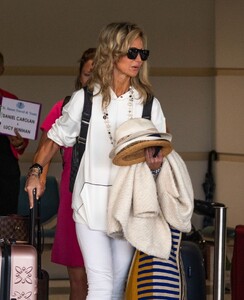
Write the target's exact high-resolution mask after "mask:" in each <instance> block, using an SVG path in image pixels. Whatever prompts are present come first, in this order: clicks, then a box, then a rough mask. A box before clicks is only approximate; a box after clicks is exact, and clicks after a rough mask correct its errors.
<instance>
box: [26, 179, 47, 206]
mask: <svg viewBox="0 0 244 300" xmlns="http://www.w3.org/2000/svg"><path fill="white" fill-rule="evenodd" d="M34 189H36V198H37V199H39V198H40V197H41V195H42V194H43V193H44V191H45V183H44V182H43V181H42V180H41V179H40V177H39V176H36V175H29V176H27V179H26V183H25V191H26V192H27V193H28V197H29V205H30V208H33V206H34V199H33V190H34Z"/></svg>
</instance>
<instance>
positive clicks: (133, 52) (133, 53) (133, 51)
mask: <svg viewBox="0 0 244 300" xmlns="http://www.w3.org/2000/svg"><path fill="white" fill-rule="evenodd" d="M138 54H140V57H141V60H143V61H145V60H147V59H148V56H149V50H145V49H144V50H143V49H138V48H129V50H128V52H127V57H128V58H129V59H136V58H137V55H138Z"/></svg>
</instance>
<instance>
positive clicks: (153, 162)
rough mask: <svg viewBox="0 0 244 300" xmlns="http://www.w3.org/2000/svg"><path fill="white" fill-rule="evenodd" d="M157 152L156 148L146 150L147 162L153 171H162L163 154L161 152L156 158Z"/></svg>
mask: <svg viewBox="0 0 244 300" xmlns="http://www.w3.org/2000/svg"><path fill="white" fill-rule="evenodd" d="M155 151H156V148H155V147H150V148H146V149H145V157H146V162H147V165H148V167H149V169H150V170H151V171H153V170H157V169H160V168H161V166H162V163H163V158H164V157H163V154H162V151H161V150H160V151H159V152H158V154H157V156H155V157H154V153H155Z"/></svg>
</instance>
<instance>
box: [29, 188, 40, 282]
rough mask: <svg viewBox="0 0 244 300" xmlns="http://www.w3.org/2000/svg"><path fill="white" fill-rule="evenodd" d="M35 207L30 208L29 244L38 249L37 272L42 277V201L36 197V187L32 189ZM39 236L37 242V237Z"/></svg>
mask: <svg viewBox="0 0 244 300" xmlns="http://www.w3.org/2000/svg"><path fill="white" fill-rule="evenodd" d="M32 195H33V207H32V208H30V226H29V244H30V245H32V246H34V247H35V248H36V250H37V272H38V278H41V253H42V246H41V219H40V215H41V213H40V201H41V199H39V200H37V198H36V188H34V189H33V191H32ZM35 238H37V242H36V239H35Z"/></svg>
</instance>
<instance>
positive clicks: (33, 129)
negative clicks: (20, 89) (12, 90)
mask: <svg viewBox="0 0 244 300" xmlns="http://www.w3.org/2000/svg"><path fill="white" fill-rule="evenodd" d="M40 113H41V104H40V103H34V102H29V101H24V100H19V99H9V98H6V97H2V98H1V97H0V133H3V134H7V135H15V133H14V129H15V128H17V129H18V131H19V134H20V135H21V136H22V137H23V138H27V139H31V140H35V139H36V138H37V130H38V124H39V119H40Z"/></svg>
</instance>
